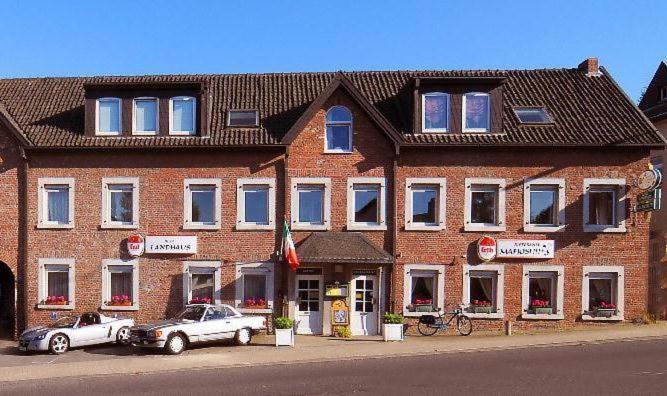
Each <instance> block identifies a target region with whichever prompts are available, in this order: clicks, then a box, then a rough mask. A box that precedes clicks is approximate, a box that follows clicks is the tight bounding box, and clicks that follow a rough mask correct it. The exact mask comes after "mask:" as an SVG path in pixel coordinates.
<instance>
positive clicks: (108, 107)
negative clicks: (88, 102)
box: [95, 98, 122, 135]
mask: <svg viewBox="0 0 667 396" xmlns="http://www.w3.org/2000/svg"><path fill="white" fill-rule="evenodd" d="M95 119H96V122H95V134H96V135H120V130H121V125H122V122H121V107H120V99H118V98H99V99H97V101H96V106H95Z"/></svg>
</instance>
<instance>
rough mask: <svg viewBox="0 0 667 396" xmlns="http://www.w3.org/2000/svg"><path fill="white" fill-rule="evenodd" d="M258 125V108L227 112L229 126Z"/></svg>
mask: <svg viewBox="0 0 667 396" xmlns="http://www.w3.org/2000/svg"><path fill="white" fill-rule="evenodd" d="M258 125H259V112H258V111H257V110H229V112H228V113H227V126H230V127H255V126H258Z"/></svg>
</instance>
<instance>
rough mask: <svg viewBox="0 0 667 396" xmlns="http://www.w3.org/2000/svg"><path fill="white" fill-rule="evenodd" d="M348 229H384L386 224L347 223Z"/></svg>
mask: <svg viewBox="0 0 667 396" xmlns="http://www.w3.org/2000/svg"><path fill="white" fill-rule="evenodd" d="M347 230H348V231H386V230H387V225H386V224H376V225H365V224H355V223H352V224H348V225H347Z"/></svg>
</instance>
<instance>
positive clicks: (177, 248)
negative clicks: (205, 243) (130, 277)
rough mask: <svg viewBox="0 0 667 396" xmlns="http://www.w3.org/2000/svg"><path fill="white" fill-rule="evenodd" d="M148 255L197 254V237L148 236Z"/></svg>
mask: <svg viewBox="0 0 667 396" xmlns="http://www.w3.org/2000/svg"><path fill="white" fill-rule="evenodd" d="M146 253H153V254H195V253H197V237H196V236H147V237H146Z"/></svg>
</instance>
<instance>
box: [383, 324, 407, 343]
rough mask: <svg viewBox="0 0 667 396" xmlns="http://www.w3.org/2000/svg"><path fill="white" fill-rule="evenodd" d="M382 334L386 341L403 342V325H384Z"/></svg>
mask: <svg viewBox="0 0 667 396" xmlns="http://www.w3.org/2000/svg"><path fill="white" fill-rule="evenodd" d="M382 326H383V331H382V334H383V335H384V340H385V341H403V325H402V324H386V323H385V324H383V325H382Z"/></svg>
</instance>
